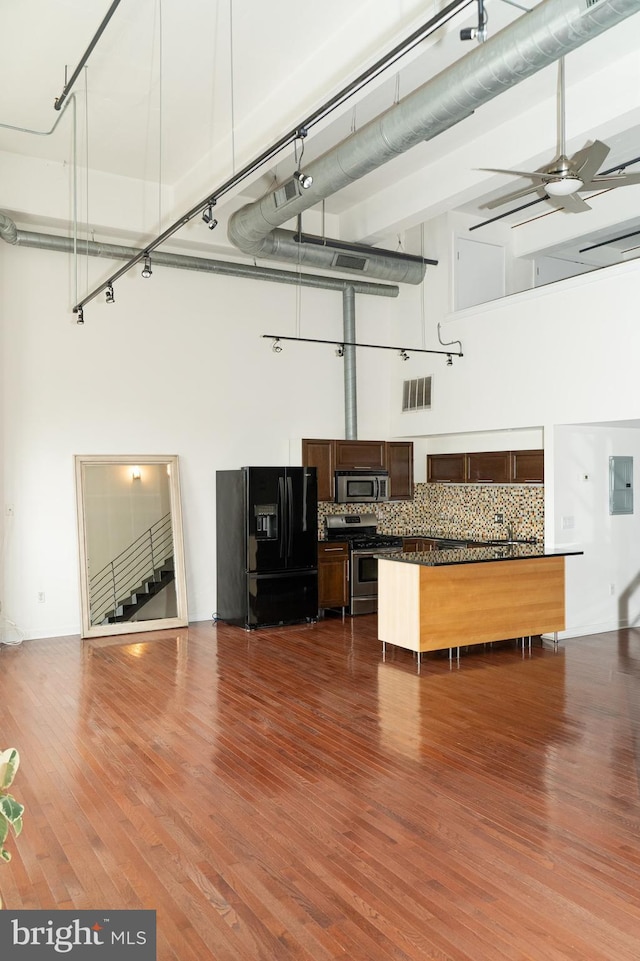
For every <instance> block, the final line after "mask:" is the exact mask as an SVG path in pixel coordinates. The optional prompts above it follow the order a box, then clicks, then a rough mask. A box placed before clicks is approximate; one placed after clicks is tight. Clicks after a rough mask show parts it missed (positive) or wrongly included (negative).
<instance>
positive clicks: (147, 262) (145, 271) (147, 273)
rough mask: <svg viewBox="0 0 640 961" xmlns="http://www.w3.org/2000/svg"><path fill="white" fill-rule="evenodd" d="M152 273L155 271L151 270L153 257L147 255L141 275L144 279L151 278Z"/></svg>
mask: <svg viewBox="0 0 640 961" xmlns="http://www.w3.org/2000/svg"><path fill="white" fill-rule="evenodd" d="M152 273H153V271H152V270H151V257H150V256H149V254H147V256H146V257H145V258H144V267H143V268H142V270H141V274H142V276H143V277H145V278H147V277H150V276H151V274H152Z"/></svg>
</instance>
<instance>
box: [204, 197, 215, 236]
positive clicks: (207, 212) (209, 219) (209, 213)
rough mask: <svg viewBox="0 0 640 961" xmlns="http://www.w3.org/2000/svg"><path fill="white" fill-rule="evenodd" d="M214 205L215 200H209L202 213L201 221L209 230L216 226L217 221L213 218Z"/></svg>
mask: <svg viewBox="0 0 640 961" xmlns="http://www.w3.org/2000/svg"><path fill="white" fill-rule="evenodd" d="M214 204H215V200H210V201H209V206H208V207H206V208H205V209H204V210H203V211H202V219H203V220H204V222H205V224H206V225H207V227H208V228H209V230H213V229H214V227H217V226H218V221H217V220H216V219H215V218H214V216H213V206H214Z"/></svg>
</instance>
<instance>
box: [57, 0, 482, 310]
mask: <svg viewBox="0 0 640 961" xmlns="http://www.w3.org/2000/svg"><path fill="white" fill-rule="evenodd" d="M118 2H119V0H118ZM473 3H475V0H452V2H451V3H449V4H448V5H447V6H446V7H444V9H443V10H441V11H440V12H439V13H436V14H435V15H434V16H433V17H431V18H430V19H429V20H427V22H426V23H424V24H423V25H422V26H421V27H419V28H418V29H417V30H415V31H414V32H413V33H412V34H411V35H410V36H409V37H407V38H406V39H405V40H403V41H402V42H401V43H399V44H397V45H396V46H395V47H394V48H393V50H391V51H389V53H387V54H385V55H384V56H383V57H381V58H380V59H379V60H377V61H376V63H374V64H373V66H371V67H369V68H368V69H367V70H365V71H364V72H363V73H361V74H360V75H359V76H358V77H356V79H355V80H353V81H352V82H351V83H349V84H347V86H346V87H343V89H342V90H340V91H339V92H338V93H337V94H335V95H334V96H333V97H331V98H330V99H329V100H327V101H326V102H325V103H324V104H322V106H320V107H319V108H318V109H317V110H315V111H314V112H313V113H312V114H310V116H309V117H307V118H306V120H304V121H303V122H302V123H300V124H298V125H297V126H296V127H295V128H294V129H293V130H291V131H290V132H289V133H287V134H285V135H284V136H283V137H281V138H280V139H279V140H278V141H277V142H276V143H274V144H273V145H272V146H271V147H269V148H267V150H265V151H263V153H261V154H260V155H259V156H258V157H256V158H255V159H254V160H252V161H250V162H249V163H248V164H247V165H246V166H245V167H243V168H242V170H240V171H238V173H237V174H234V176H232V177H230V178H229V179H228V180H226V181H225V182H224V183H222V184H221V185H220V186H219V187H217V188H216V189H215V190H212V191H211V192H210V193H209V194H207V196H206V197H205V198H204V199H203V200H201V201H200V202H199V203H198V204H196V206H195V207H192V208H191V209H190V210H188V211H187V212H186V213H185V214H183V215H182V217H180V219H179V220H176V222H175V223H173V224H172V225H171V226H170V227H168V228H167V229H166V230H165V231H164V232H163V233H161V234H160V235H159V236H158V237H156V238H155V240H152V241H151V242H150V243H149V244H147V246H146V247H145V248H144V250H142V251H141V252H140V254H139V255H137V256H136V257H133V258H132V259H131V260H130V261H129V262H128V263H126V264H124V265H123V266H122V267H121V268H120V270H118V271H117V272H116V273H115V274H112V275H111V276H110V277H109V278H108V279H107V280H105V281H104V283H102V284H100V286H99V287H96V288H95V289H94V290H92V291H90V293H88V294H87V295H86V296H85V297H83V298H82V300H80V301H79V302H78V303H77V304H76V305H75V307H74V308H73V313H74V314H77V313H78V312H79V310H80V309H81V308H82V307H85V306H86V305H87V304H88V303H89V302H90V301H92V300H94V299H95V298H96V297H97V296H98V295H99V294H101V293H103V291H105V290H106V289H107V287H109V286H110V285H111V286H112V285H113V283H114V282H115V281H116V280H118V279H119V278H120V277H122V276H123V274H126V273H127V272H128V271H129V270H131V268H132V267H135V265H136V264H137V263H139V262H140V260H142V259H143V257H144V256H145V255H149V254H150V253H152V252H153V251H154V250H155V249H156V247H159V246H160V245H161V244H163V243H164V242H165V241H166V240H168V239H169V238H170V237H172V236H173V234H175V233H177V231H178V230H180V228H181V227H184V226H185V225H186V224H188V223H189V222H190V221H191V220H193V218H194V217H196V216H198V215H199V214H201V213H202V211H203V210H206V209H207V208H208V207H209V205H210V204H215V203H216V201H217V200H219V199H220V197H223V196H224V195H225V194H226V193H228V192H229V190H231V189H232V188H233V187H235V186H236V185H237V184H240V183H242V181H243V180H246V178H247V177H249V176H250V175H251V174H252V173H255V172H256V171H258V170H259V169H260V168H261V167H262V166H264V164H265V163H267V162H268V161H270V160H272V159H273V158H274V157H276V156H277V154H279V153H280V151H281V150H284V149H285V147H288V146H289V145H290V144H292V143H295V141H296V140H301V139H304V138H305V137H306V136H307V134H308V132H309V129H310V128H311V127H313V126H315V124H317V123H319V122H320V121H321V120H324V118H325V117H327V116H328V115H329V114H330V113H332V111H333V110H335V109H336V108H337V107H339V106H340V105H341V104H343V103H344V102H345V101H346V100H348V99H349V97H352V96H353V95H354V94H355V93H357V92H358V91H359V90H361V89H362V88H363V87H365V86H366V85H367V84H368V83H370V82H371V81H372V80H373V79H375V78H376V77H377V76H378V75H379V74H381V73H382V72H383V71H384V70H386V69H388V68H389V67H390V66H393V64H394V63H396V61H397V60H399V59H400V58H401V57H403V56H404V55H405V54H407V53H408V52H409V51H411V50H412V49H413V48H414V47H416V46H417V45H418V44H419V43H421V42H422V41H423V40H425V39H426V38H427V37H429V36H431V34H432V33H435V31H436V30H438V29H440V27H443V26H444V25H445V24H446V23H448V22H449V20H451V19H452V18H453V17H454V16H455V15H456V14H457V13H460V12H461V11H462V10H464V9H466V7H468V6H471V5H472V4H473ZM112 6H115V3H114V4H113V5H112ZM95 39H96V40H97V37H96V38H95ZM92 49H93V48H92ZM89 52H90V51H88V52H87V56H88V54H89ZM79 69H80V68H78V70H79ZM76 72H77V71H76ZM67 86H70V84H68V85H67ZM65 90H66V88H65Z"/></svg>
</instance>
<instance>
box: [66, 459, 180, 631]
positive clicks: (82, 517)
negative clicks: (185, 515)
mask: <svg viewBox="0 0 640 961" xmlns="http://www.w3.org/2000/svg"><path fill="white" fill-rule="evenodd" d="M74 460H75V474H76V501H77V513H78V548H79V561H80V603H81V613H82V628H81V635H80V636H81V637H83V638H90V637H108V636H111V635H115V634H137V633H141V632H143V631H158V630H169V629H173V628H176V627H186V626H187V625H188V623H189V620H188V613H187V588H186V576H185V567H184V541H183V535H182V505H181V501H180V478H179V473H178V456H177V454H170V455H161V454H105V455H100V454H76V455H75V458H74ZM145 464H166V465H167V467H168V468H169V475H170V477H169V495H170V503H171V528H172V534H173V549H174V570H175V592H176V609H177V613H176V616H175V617H162V618H153V619H149V620H141V621H122V622H118V623H114V624H95V625H92V624H91V615H90V608H89V568H88V551H87V517H86V510H85V496H84V495H85V484H84V471H85V467H87V466H93V465H103V466H108V465H111V466H123V467H128V466H131V467H134V466H138V465H141V466H144V465H145Z"/></svg>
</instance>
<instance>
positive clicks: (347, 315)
mask: <svg viewBox="0 0 640 961" xmlns="http://www.w3.org/2000/svg"><path fill="white" fill-rule="evenodd" d="M342 312H343V334H344V340H345V345H344V438H345V440H357V439H358V398H357V384H356V348H355V347H350V346H348V345H349V344H353V343H354V342H355V339H356V292H355V290H354V289H353V287H351V286H350V285H349V286H347V287H345V288H344V290H343V292H342Z"/></svg>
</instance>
